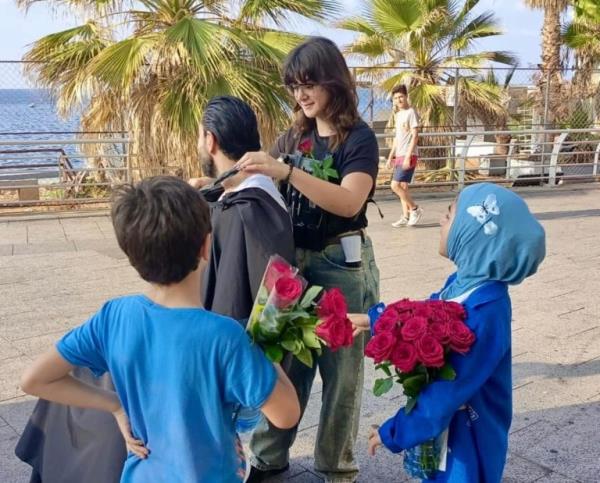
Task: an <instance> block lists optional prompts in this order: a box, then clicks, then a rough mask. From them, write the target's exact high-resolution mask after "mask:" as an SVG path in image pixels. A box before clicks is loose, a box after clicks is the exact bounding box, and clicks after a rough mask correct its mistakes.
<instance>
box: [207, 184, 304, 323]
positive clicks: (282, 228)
mask: <svg viewBox="0 0 600 483" xmlns="http://www.w3.org/2000/svg"><path fill="white" fill-rule="evenodd" d="M269 182H270V181H269ZM273 188H274V187H273ZM273 193H274V194H275V195H279V193H277V191H276V190H273ZM209 201H210V200H209ZM282 202H283V201H282ZM211 220H212V226H213V241H212V249H211V254H210V261H209V266H208V268H207V271H206V274H205V277H204V305H205V308H206V309H208V310H212V311H213V312H217V313H219V314H225V315H228V316H230V317H232V318H234V319H237V320H243V319H247V318H248V317H249V316H250V312H251V310H252V304H253V302H254V298H255V297H256V294H257V293H258V289H259V287H260V282H261V280H262V276H263V274H264V271H265V268H266V266H267V262H268V261H269V257H270V256H271V255H280V256H281V257H283V258H284V259H285V260H287V261H288V262H290V263H292V264H293V263H294V258H295V257H294V235H293V232H292V221H291V218H290V215H289V213H288V211H287V210H286V209H284V208H283V206H281V205H280V204H279V203H278V202H277V201H276V200H275V199H274V198H273V195H272V194H270V193H268V192H267V191H265V190H264V189H262V188H258V187H248V188H245V189H242V190H240V191H233V192H230V193H227V194H226V195H225V196H223V197H222V198H221V199H220V200H218V201H213V202H212V203H211Z"/></svg>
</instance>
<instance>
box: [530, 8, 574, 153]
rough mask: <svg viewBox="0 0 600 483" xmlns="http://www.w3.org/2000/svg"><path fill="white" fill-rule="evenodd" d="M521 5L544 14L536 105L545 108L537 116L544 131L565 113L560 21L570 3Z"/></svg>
mask: <svg viewBox="0 0 600 483" xmlns="http://www.w3.org/2000/svg"><path fill="white" fill-rule="evenodd" d="M523 1H524V2H525V5H527V6H528V7H529V8H532V9H536V10H543V11H544V23H543V26H542V63H541V73H540V76H539V79H538V87H539V90H540V91H539V97H538V99H537V104H538V106H539V108H540V109H541V106H542V105H545V106H546V107H545V111H544V114H542V113H541V112H538V116H539V117H540V118H542V119H543V120H544V122H545V126H544V127H551V126H552V124H554V122H555V120H556V118H557V117H561V116H562V115H564V113H563V112H562V111H564V102H562V95H561V92H562V87H563V85H562V67H563V65H562V60H561V46H562V38H561V27H560V20H561V15H562V14H563V13H564V12H565V11H566V10H567V8H568V7H569V5H570V4H571V3H572V0H523ZM539 141H541V139H540V140H539ZM539 141H538V142H539ZM547 141H548V140H546V142H547ZM544 146H545V145H544Z"/></svg>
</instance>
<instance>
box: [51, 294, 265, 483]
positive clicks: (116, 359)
mask: <svg viewBox="0 0 600 483" xmlns="http://www.w3.org/2000/svg"><path fill="white" fill-rule="evenodd" d="M57 349H58V351H59V352H60V354H61V355H62V356H63V357H64V358H65V359H66V360H67V361H68V362H69V363H71V364H73V365H76V366H85V367H88V368H89V369H90V370H91V371H92V372H93V373H94V374H96V375H97V376H99V375H101V374H103V373H104V372H110V374H111V376H112V379H113V382H114V385H115V388H116V391H117V394H118V395H119V399H120V400H121V404H122V405H123V408H124V409H125V412H126V413H127V415H128V417H129V420H130V424H131V428H132V432H133V434H134V436H135V437H137V438H139V439H141V440H142V441H143V442H144V443H145V445H146V446H147V447H148V449H149V450H150V455H149V456H148V458H147V459H146V460H142V459H139V458H137V457H136V456H134V455H133V454H131V453H130V454H129V455H128V457H127V460H126V462H125V466H124V468H123V473H122V476H121V482H139V483H142V482H144V483H146V482H148V481H156V482H166V481H168V482H169V483H171V482H173V483H195V482H211V483H212V482H227V483H229V482H239V481H240V478H239V476H237V475H236V471H237V469H238V464H239V462H238V461H237V455H236V451H235V438H236V433H235V428H234V419H233V415H234V413H235V411H236V410H237V409H238V408H239V406H240V405H242V406H245V407H250V408H260V407H261V406H262V405H263V404H264V403H265V402H266V400H267V399H268V397H269V396H270V394H271V392H272V391H273V388H274V386H275V383H276V379H277V376H276V372H275V368H274V366H273V364H272V363H271V362H269V361H268V360H267V358H266V357H265V356H264V354H263V353H262V351H261V350H260V349H259V348H258V346H255V345H252V344H251V342H250V340H249V338H248V336H247V334H246V332H245V331H244V329H243V328H242V327H241V326H240V324H239V323H238V322H236V321H234V320H233V319H230V318H227V317H223V316H220V315H217V314H214V313H212V312H208V311H206V310H203V309H199V308H167V307H163V306H160V305H158V304H155V303H154V302H152V301H151V300H150V299H148V298H146V297H145V296H142V295H136V296H129V297H123V298H119V299H114V300H111V301H109V302H107V303H106V304H105V305H104V306H103V307H102V309H101V310H100V311H99V312H98V313H96V314H95V315H94V316H92V317H91V318H90V319H89V320H88V321H87V322H86V323H85V324H83V325H82V326H80V327H77V328H75V329H74V330H72V331H71V332H69V333H68V334H66V335H65V336H64V337H63V338H62V339H61V340H60V341H59V342H58V344H57Z"/></svg>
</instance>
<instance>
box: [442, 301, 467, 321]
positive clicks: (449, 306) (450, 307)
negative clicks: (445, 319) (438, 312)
mask: <svg viewBox="0 0 600 483" xmlns="http://www.w3.org/2000/svg"><path fill="white" fill-rule="evenodd" d="M444 310H445V311H446V313H447V314H448V315H450V316H451V317H452V318H453V319H457V318H458V319H461V320H465V308H464V307H463V305H462V304H459V303H456V302H446V303H445V304H444Z"/></svg>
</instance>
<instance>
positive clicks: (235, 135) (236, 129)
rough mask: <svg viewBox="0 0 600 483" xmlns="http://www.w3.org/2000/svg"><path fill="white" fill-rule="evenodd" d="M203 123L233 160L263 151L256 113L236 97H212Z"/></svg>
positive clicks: (203, 117) (224, 152) (222, 149)
mask: <svg viewBox="0 0 600 483" xmlns="http://www.w3.org/2000/svg"><path fill="white" fill-rule="evenodd" d="M202 126H203V127H204V130H205V131H210V132H211V133H213V135H214V136H215V137H216V138H217V142H218V143H219V148H221V151H223V154H225V156H227V157H228V158H230V159H232V160H234V161H237V160H238V159H240V158H241V157H242V156H243V155H244V154H246V153H247V152H248V151H259V150H260V135H259V134H258V122H257V121H256V115H255V114H254V111H253V110H252V108H251V107H250V106H249V105H248V104H246V103H245V102H244V101H242V100H241V99H238V98H237V97H233V96H219V97H213V98H212V99H211V100H210V101H209V102H208V104H207V105H206V108H205V109H204V114H203V115H202Z"/></svg>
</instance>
